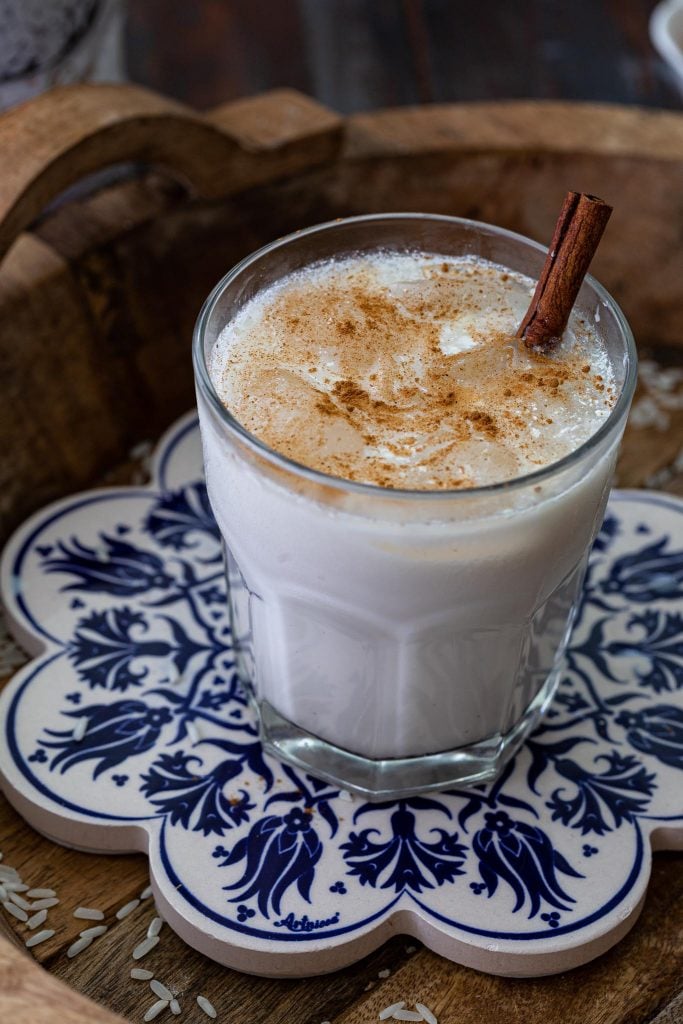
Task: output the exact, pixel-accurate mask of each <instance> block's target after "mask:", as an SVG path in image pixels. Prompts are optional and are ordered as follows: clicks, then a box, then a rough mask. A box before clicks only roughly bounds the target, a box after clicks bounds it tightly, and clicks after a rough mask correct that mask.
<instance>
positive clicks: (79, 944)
mask: <svg viewBox="0 0 683 1024" xmlns="http://www.w3.org/2000/svg"><path fill="white" fill-rule="evenodd" d="M91 943H92V939H91V938H89V937H88V936H86V935H82V936H81V937H80V939H76V941H75V942H72V943H71V945H70V946H69V948H68V949H67V951H66V955H67V956H68V958H69V960H71V959H72V958H73V957H75V956H78V954H79V953H82V952H83V950H84V949H87V948H88V946H89V945H91Z"/></svg>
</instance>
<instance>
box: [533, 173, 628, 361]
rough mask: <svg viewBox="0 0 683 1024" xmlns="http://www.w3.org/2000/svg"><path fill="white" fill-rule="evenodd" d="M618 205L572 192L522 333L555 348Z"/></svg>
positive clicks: (546, 348)
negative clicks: (613, 207) (613, 208)
mask: <svg viewBox="0 0 683 1024" xmlns="http://www.w3.org/2000/svg"><path fill="white" fill-rule="evenodd" d="M611 212H612V207H611V206H608V205H607V203H605V202H603V200H602V199H598V198H597V196H589V195H586V194H585V193H583V192H568V193H567V195H566V197H565V200H564V203H563V205H562V210H561V211H560V216H559V217H558V219H557V224H556V225H555V231H554V234H553V238H552V241H551V243H550V249H549V251H548V255H547V257H546V261H545V264H544V265H543V270H542V271H541V276H540V277H539V279H538V284H537V285H536V291H535V292H534V297H533V299H532V300H531V305H530V306H529V308H528V310H527V312H526V316H525V317H524V319H523V320H522V322H521V324H520V325H519V329H518V331H517V337H518V338H522V339H523V341H524V343H525V344H526V345H528V346H529V348H536V349H540V350H541V351H549V350H550V349H552V348H553V347H554V346H555V345H556V344H557V343H558V342H559V340H560V338H561V337H562V334H563V333H564V329H565V327H566V326H567V321H568V320H569V314H570V313H571V311H572V307H573V305H574V303H575V301H576V296H577V295H578V294H579V289H580V287H581V285H582V283H583V279H584V277H585V276H586V272H587V271H588V267H589V266H590V262H591V260H592V259H593V256H594V254H595V250H596V249H597V247H598V244H599V242H600V239H601V238H602V234H603V231H604V230H605V226H606V224H607V221H608V220H609V217H610V214H611Z"/></svg>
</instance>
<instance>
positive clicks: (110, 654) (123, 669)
mask: <svg viewBox="0 0 683 1024" xmlns="http://www.w3.org/2000/svg"><path fill="white" fill-rule="evenodd" d="M160 617H161V618H164V620H165V621H167V622H168V624H169V626H170V628H171V633H172V635H173V638H174V641H175V643H174V644H173V645H172V644H170V643H169V642H167V641H165V640H147V641H142V640H139V639H137V638H135V637H134V636H133V632H134V630H136V628H137V630H138V631H139V632H141V633H146V632H147V631H148V629H149V625H148V622H147V620H146V619H145V617H144V616H143V614H142V613H141V612H136V611H133V610H132V609H131V608H128V607H127V606H125V605H124V606H122V607H120V608H110V609H108V610H107V611H105V612H93V613H92V614H91V615H89V616H88V617H87V618H85V619H81V620H80V622H79V623H78V628H77V630H76V633H75V635H74V639H73V640H71V641H70V642H69V644H68V645H67V651H68V653H69V656H70V657H71V659H72V661H73V662H74V664H75V665H76V666H77V668H78V675H79V676H80V678H81V679H83V680H84V681H85V682H87V683H88V684H89V685H90V687H91V688H92V689H95V688H96V687H98V686H101V687H104V688H105V689H108V690H121V691H125V690H127V689H128V687H129V686H140V685H141V684H142V682H143V680H144V679H145V678H146V676H147V674H148V671H149V669H148V668H146V667H142V668H140V671H139V672H135V671H133V668H132V666H131V663H132V662H133V661H135V660H136V659H140V658H169V657H171V658H172V660H173V661H174V662H175V664H176V666H177V668H178V671H180V672H182V671H183V669H184V668H185V666H186V664H187V662H188V661H189V659H190V658H191V657H192V655H193V654H195V653H196V652H197V651H198V650H200V648H199V647H198V646H197V645H196V644H195V643H193V642H192V641H190V639H189V638H188V637H187V635H186V634H185V631H184V630H183V628H182V626H181V625H180V624H179V623H178V622H176V621H175V620H174V619H170V618H167V617H166V616H160Z"/></svg>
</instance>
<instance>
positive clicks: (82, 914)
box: [74, 907, 104, 921]
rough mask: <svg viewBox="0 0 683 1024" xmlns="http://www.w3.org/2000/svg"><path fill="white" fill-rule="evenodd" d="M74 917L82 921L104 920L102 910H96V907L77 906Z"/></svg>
mask: <svg viewBox="0 0 683 1024" xmlns="http://www.w3.org/2000/svg"><path fill="white" fill-rule="evenodd" d="M74 917H78V918H80V920H81V921H104V914H103V913H102V911H101V910H95V909H94V907H76V909H75V910H74Z"/></svg>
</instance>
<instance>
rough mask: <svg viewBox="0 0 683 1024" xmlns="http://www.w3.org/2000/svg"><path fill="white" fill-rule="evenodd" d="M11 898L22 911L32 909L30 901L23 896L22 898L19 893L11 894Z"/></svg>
mask: <svg viewBox="0 0 683 1024" xmlns="http://www.w3.org/2000/svg"><path fill="white" fill-rule="evenodd" d="M9 898H10V899H11V901H12V903H16V905H17V906H18V907H21V909H22V910H30V909H31V904H30V903H29V901H28V900H25V899H24V897H23V896H20V895H19V893H18V892H11V893H10V894H9ZM39 909H40V908H39Z"/></svg>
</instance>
